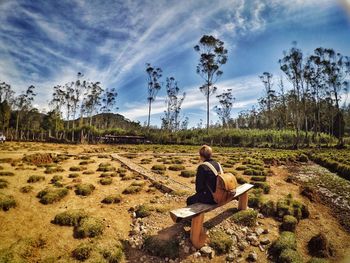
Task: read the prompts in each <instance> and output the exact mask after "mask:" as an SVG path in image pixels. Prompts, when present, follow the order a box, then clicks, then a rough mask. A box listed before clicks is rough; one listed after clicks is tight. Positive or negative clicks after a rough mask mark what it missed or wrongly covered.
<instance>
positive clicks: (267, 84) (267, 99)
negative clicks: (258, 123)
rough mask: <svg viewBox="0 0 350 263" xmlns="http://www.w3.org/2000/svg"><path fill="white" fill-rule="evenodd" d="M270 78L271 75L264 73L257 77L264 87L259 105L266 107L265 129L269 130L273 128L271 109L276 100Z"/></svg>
mask: <svg viewBox="0 0 350 263" xmlns="http://www.w3.org/2000/svg"><path fill="white" fill-rule="evenodd" d="M272 77H273V75H272V74H271V73H269V72H264V73H263V74H262V75H260V76H259V78H260V80H261V82H262V83H263V85H264V89H265V96H264V97H263V98H262V99H260V104H261V105H263V106H265V105H266V110H267V127H269V128H273V127H274V123H273V117H272V112H271V108H272V107H273V103H274V101H275V100H276V93H275V91H274V90H273V89H272V86H273V83H272Z"/></svg>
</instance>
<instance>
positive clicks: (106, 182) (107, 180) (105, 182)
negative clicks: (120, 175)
mask: <svg viewBox="0 0 350 263" xmlns="http://www.w3.org/2000/svg"><path fill="white" fill-rule="evenodd" d="M112 182H113V180H112V178H110V177H105V178H101V179H100V184H102V185H110V184H112Z"/></svg>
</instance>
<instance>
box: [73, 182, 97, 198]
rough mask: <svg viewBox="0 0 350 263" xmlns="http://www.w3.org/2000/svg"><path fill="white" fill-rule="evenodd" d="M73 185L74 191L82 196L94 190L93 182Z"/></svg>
mask: <svg viewBox="0 0 350 263" xmlns="http://www.w3.org/2000/svg"><path fill="white" fill-rule="evenodd" d="M75 187H76V189H75V193H76V194H77V195H83V196H88V195H90V194H91V193H92V192H93V191H94V190H95V186H94V185H93V184H77V185H76V186H75Z"/></svg>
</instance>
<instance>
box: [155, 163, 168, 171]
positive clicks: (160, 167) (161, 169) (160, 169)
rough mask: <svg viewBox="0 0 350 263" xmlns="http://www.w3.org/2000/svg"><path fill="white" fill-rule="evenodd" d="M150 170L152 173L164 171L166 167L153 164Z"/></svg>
mask: <svg viewBox="0 0 350 263" xmlns="http://www.w3.org/2000/svg"><path fill="white" fill-rule="evenodd" d="M152 170H153V171H165V170H166V166H165V165H162V164H155V165H153V166H152Z"/></svg>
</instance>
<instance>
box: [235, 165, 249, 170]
mask: <svg viewBox="0 0 350 263" xmlns="http://www.w3.org/2000/svg"><path fill="white" fill-rule="evenodd" d="M245 169H247V166H245V165H240V166H238V167H236V170H237V171H244V170H245Z"/></svg>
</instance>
